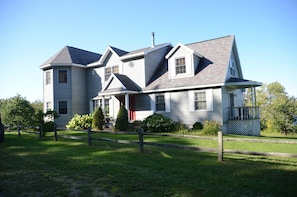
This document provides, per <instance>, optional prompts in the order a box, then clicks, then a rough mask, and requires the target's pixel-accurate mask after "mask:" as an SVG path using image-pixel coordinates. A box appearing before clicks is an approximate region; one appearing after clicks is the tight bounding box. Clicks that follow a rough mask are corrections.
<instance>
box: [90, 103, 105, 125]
mask: <svg viewBox="0 0 297 197" xmlns="http://www.w3.org/2000/svg"><path fill="white" fill-rule="evenodd" d="M104 123H105V121H104V114H103V112H102V109H101V107H98V108H97V109H96V110H95V112H94V115H93V120H92V128H93V129H97V130H102V129H103V126H104Z"/></svg>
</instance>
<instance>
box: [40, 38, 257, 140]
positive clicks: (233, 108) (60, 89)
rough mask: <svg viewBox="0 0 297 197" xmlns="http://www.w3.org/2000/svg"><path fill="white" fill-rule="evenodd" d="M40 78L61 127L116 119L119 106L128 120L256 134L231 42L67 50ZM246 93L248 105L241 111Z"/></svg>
mask: <svg viewBox="0 0 297 197" xmlns="http://www.w3.org/2000/svg"><path fill="white" fill-rule="evenodd" d="M40 68H41V69H42V70H43V71H44V110H45V111H46V110H48V109H54V110H56V111H57V112H58V113H59V114H60V117H59V118H58V119H57V120H56V123H57V124H58V125H65V124H67V123H68V121H69V120H70V119H71V118H72V117H73V115H74V114H75V113H79V114H85V113H91V112H92V111H93V110H94V109H95V108H96V107H98V106H101V107H102V108H103V109H104V110H103V111H104V114H105V116H106V117H109V118H111V119H116V116H117V113H118V111H119V108H120V106H121V105H124V106H125V107H126V109H127V110H128V113H129V114H128V115H129V120H130V121H134V120H143V119H144V118H146V117H147V116H149V115H151V114H153V113H160V114H163V115H165V116H167V117H169V118H171V119H172V120H174V121H180V122H181V123H183V124H185V125H187V126H189V127H191V126H192V125H193V124H194V123H195V122H197V121H199V122H201V123H203V122H204V121H205V120H215V121H219V122H221V124H222V130H223V132H224V133H233V134H242V135H260V120H259V107H258V106H255V98H256V96H255V94H256V91H255V88H256V87H257V86H261V85H262V83H260V82H256V81H251V80H247V79H244V78H243V72H242V69H241V65H240V61H239V56H238V51H237V46H236V42H235V37H234V36H233V35H230V36H225V37H220V38H215V39H211V40H205V41H200V42H195V43H191V44H181V43H178V44H176V45H175V46H172V44H171V43H163V44H159V45H155V43H154V34H153V35H152V45H151V46H150V47H147V48H143V49H138V50H134V51H125V50H121V49H118V48H116V47H112V46H108V47H107V48H106V50H105V51H104V53H103V54H102V55H101V54H96V53H93V52H88V51H85V50H81V49H76V48H73V47H68V46H67V47H65V48H63V49H62V50H61V51H59V52H58V53H57V54H55V55H54V56H53V57H52V58H50V59H49V60H48V61H46V62H45V63H44V64H42V65H41V66H40ZM246 88H250V89H251V92H252V94H253V97H252V99H253V106H252V107H245V106H244V105H243V103H244V101H243V93H244V91H245V89H246Z"/></svg>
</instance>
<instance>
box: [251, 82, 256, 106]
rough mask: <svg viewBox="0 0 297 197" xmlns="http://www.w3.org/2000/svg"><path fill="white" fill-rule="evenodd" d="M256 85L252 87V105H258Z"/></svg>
mask: <svg viewBox="0 0 297 197" xmlns="http://www.w3.org/2000/svg"><path fill="white" fill-rule="evenodd" d="M255 89H256V88H255V86H252V87H251V90H252V106H253V107H255V106H256V90H255Z"/></svg>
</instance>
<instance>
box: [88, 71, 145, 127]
mask: <svg viewBox="0 0 297 197" xmlns="http://www.w3.org/2000/svg"><path fill="white" fill-rule="evenodd" d="M139 91H140V88H139V87H138V86H137V85H136V84H135V83H134V82H133V81H132V80H131V79H130V78H128V77H127V76H126V75H120V74H117V73H113V74H112V75H111V76H110V78H109V79H108V80H107V81H106V82H105V84H104V86H103V88H102V90H101V91H100V92H99V93H98V96H96V97H95V98H93V100H94V101H96V100H100V101H101V103H104V104H101V105H100V107H101V108H102V111H103V113H104V117H105V118H110V119H116V117H117V114H118V111H119V109H120V106H125V108H126V110H127V112H128V119H129V121H134V120H135V119H136V112H135V97H136V95H139ZM107 99H108V102H107V103H108V105H107V104H105V103H106V100H107ZM107 107H108V108H109V110H108V111H109V114H107V113H106V112H107V110H106V108H107Z"/></svg>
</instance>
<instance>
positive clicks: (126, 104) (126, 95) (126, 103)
mask: <svg viewBox="0 0 297 197" xmlns="http://www.w3.org/2000/svg"><path fill="white" fill-rule="evenodd" d="M125 107H126V110H127V112H128V118H129V120H130V116H129V114H130V113H129V94H128V93H127V94H125Z"/></svg>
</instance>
